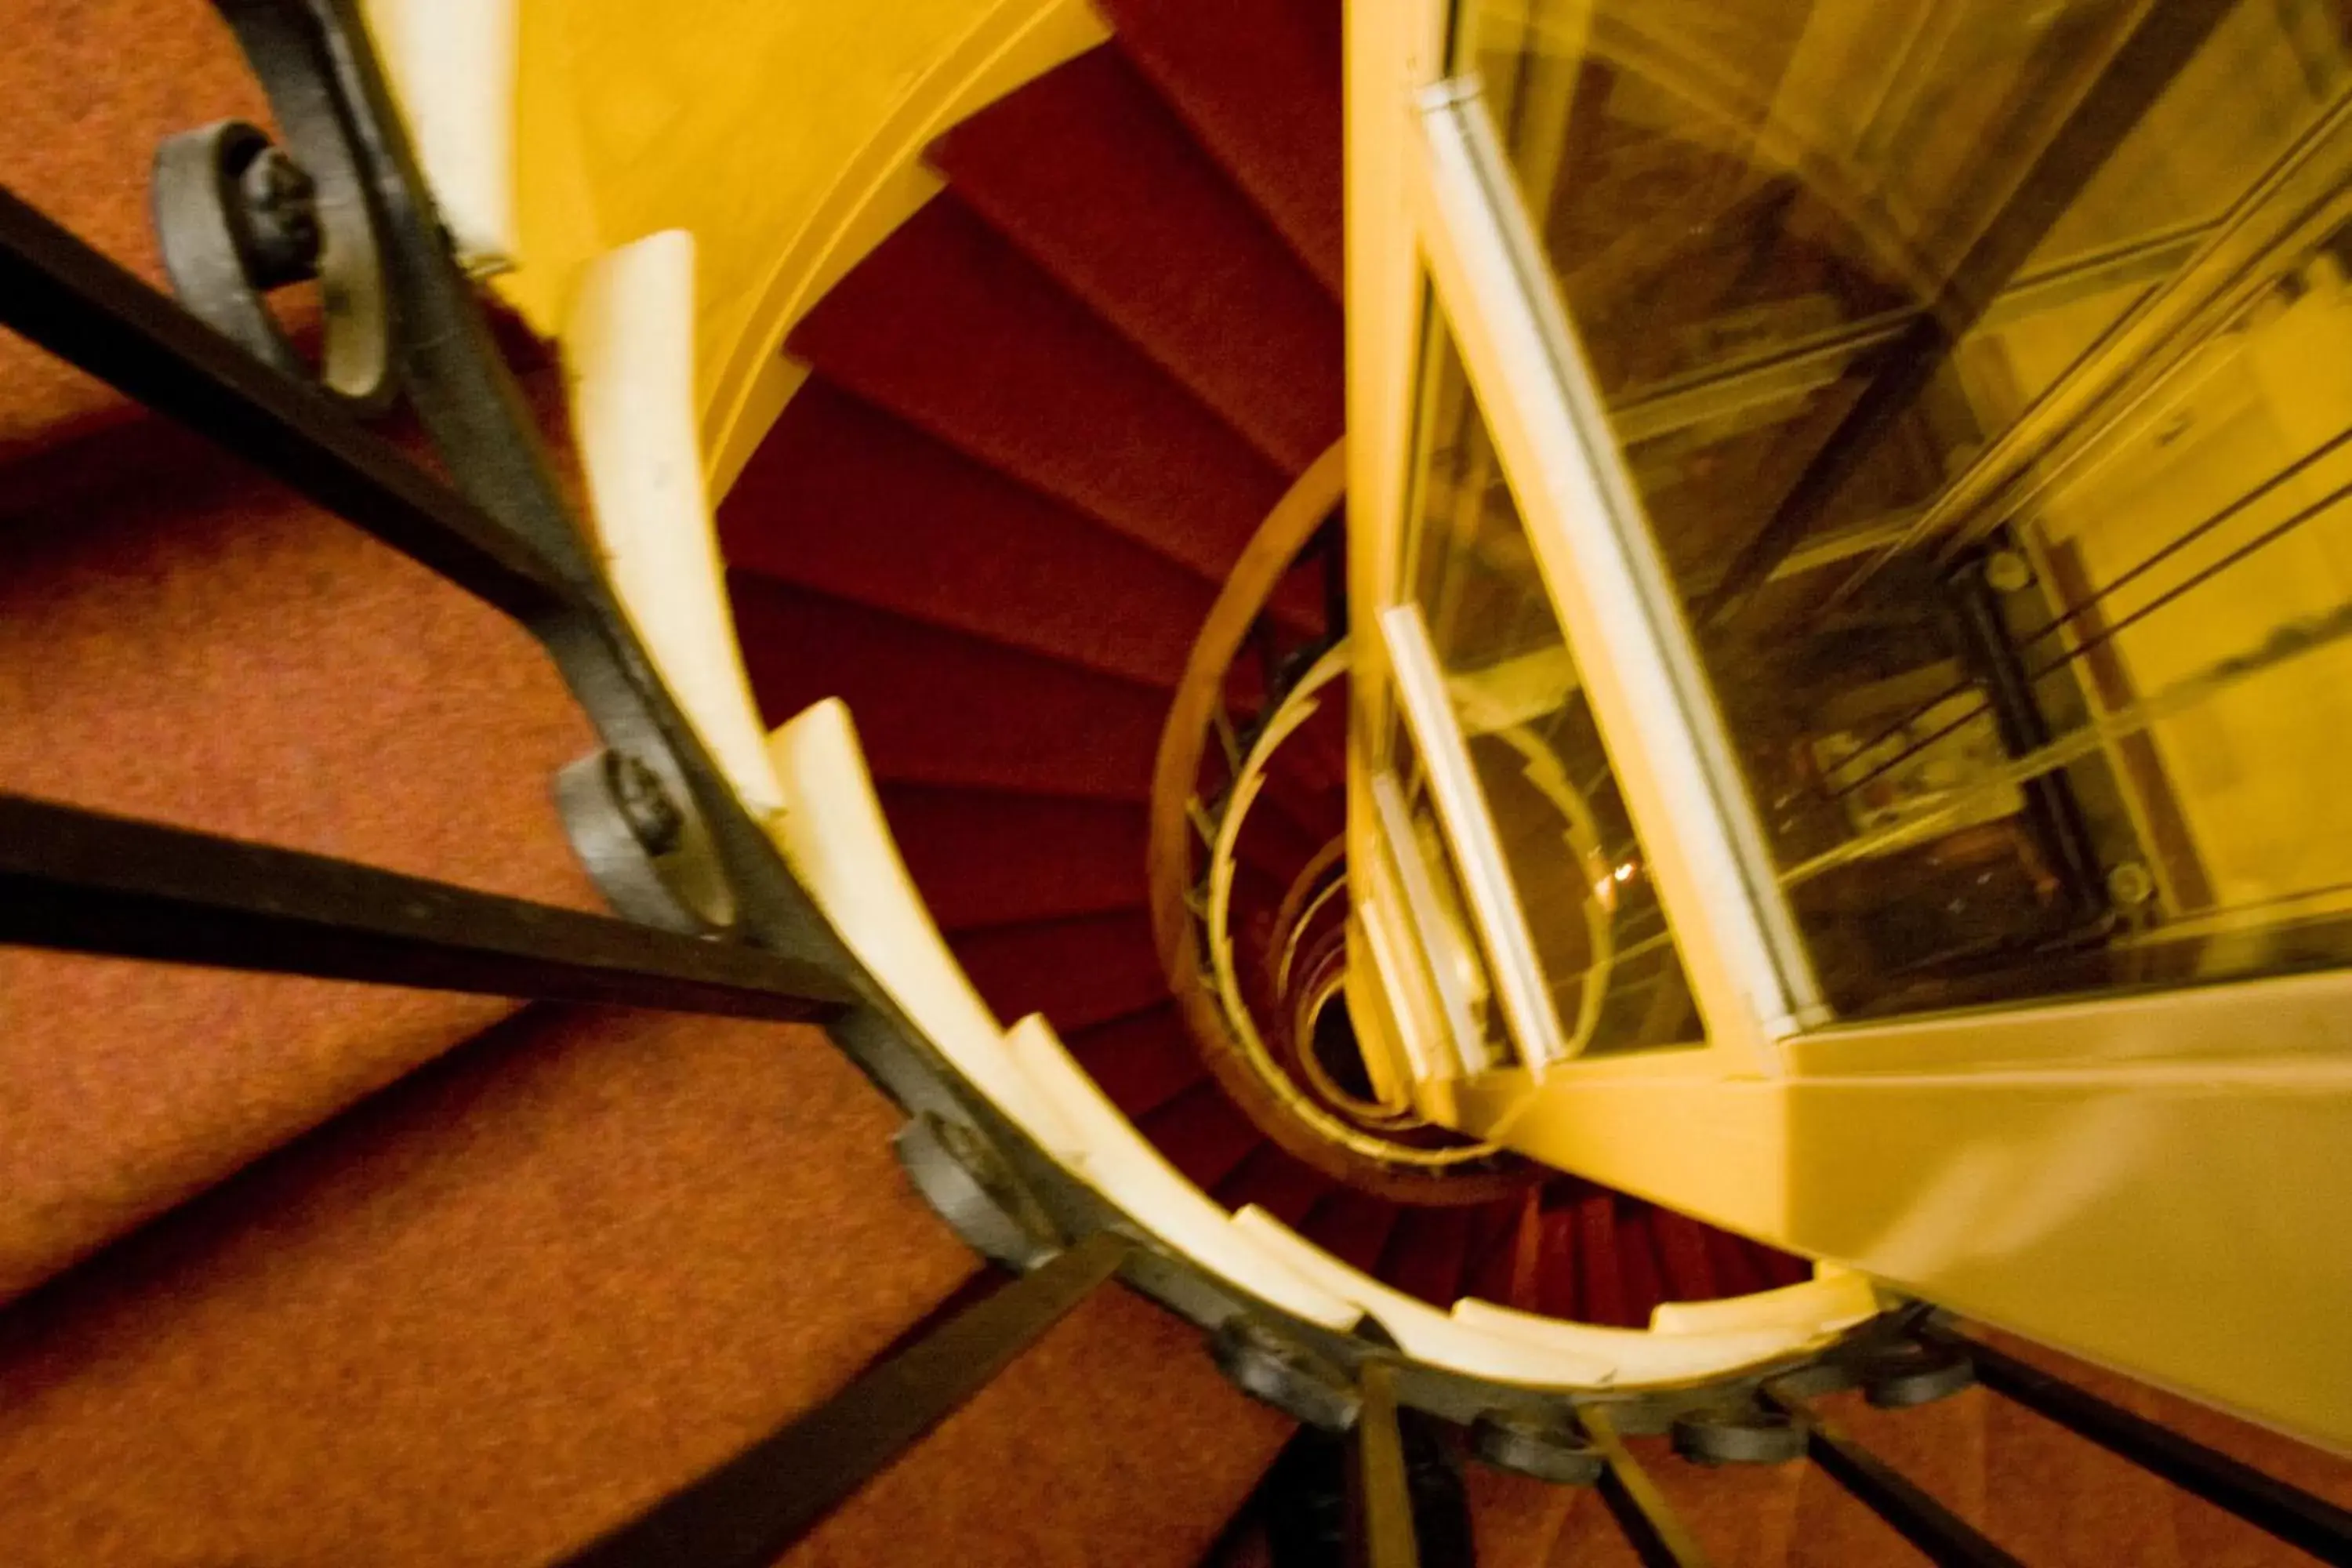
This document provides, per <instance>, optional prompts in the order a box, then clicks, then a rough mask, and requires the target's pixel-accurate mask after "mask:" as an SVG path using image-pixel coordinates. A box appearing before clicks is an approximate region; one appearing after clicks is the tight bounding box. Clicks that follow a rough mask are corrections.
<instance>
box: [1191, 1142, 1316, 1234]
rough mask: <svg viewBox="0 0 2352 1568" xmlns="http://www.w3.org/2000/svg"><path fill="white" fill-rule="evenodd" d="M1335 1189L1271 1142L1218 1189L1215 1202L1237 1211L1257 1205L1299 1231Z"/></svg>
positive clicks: (1261, 1147)
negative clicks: (1319, 1204)
mask: <svg viewBox="0 0 2352 1568" xmlns="http://www.w3.org/2000/svg"><path fill="white" fill-rule="evenodd" d="M1336 1185H1337V1184H1336V1183H1334V1182H1333V1181H1332V1180H1331V1178H1330V1177H1328V1176H1327V1175H1325V1174H1323V1173H1322V1172H1320V1171H1318V1170H1316V1169H1315V1168H1314V1167H1313V1166H1311V1165H1309V1164H1307V1163H1306V1162H1305V1161H1303V1160H1300V1159H1299V1158H1298V1157H1297V1155H1295V1154H1292V1153H1291V1152H1289V1151H1287V1150H1286V1149H1284V1148H1283V1147H1282V1146H1281V1145H1279V1144H1277V1143H1274V1142H1266V1143H1263V1144H1260V1145H1259V1146H1258V1148H1257V1150H1256V1152H1254V1153H1252V1154H1251V1155H1250V1157H1249V1158H1248V1159H1247V1160H1245V1161H1244V1162H1243V1163H1242V1165H1241V1167H1240V1169H1238V1170H1236V1171H1235V1172H1234V1173H1233V1174H1232V1175H1230V1176H1228V1177H1227V1178H1226V1179H1225V1180H1224V1181H1223V1183H1222V1184H1220V1185H1219V1187H1218V1189H1217V1194H1216V1198H1217V1201H1218V1202H1219V1203H1221V1204H1223V1205H1225V1206H1226V1207H1227V1208H1229V1209H1234V1210H1239V1209H1241V1208H1244V1207H1245V1206H1247V1205H1253V1204H1254V1205H1256V1206H1257V1207H1259V1208H1262V1209H1264V1210H1265V1212H1266V1213H1268V1214H1270V1215H1273V1216H1274V1217H1275V1218H1276V1219H1278V1220H1280V1221H1281V1222H1282V1223H1283V1224H1285V1225H1286V1226H1289V1227H1290V1228H1291V1229H1293V1230H1297V1228H1298V1227H1299V1226H1301V1225H1302V1224H1304V1223H1305V1222H1306V1219H1307V1215H1309V1214H1310V1213H1312V1212H1313V1211H1314V1208H1315V1205H1317V1204H1318V1203H1320V1202H1322V1201H1323V1200H1324V1199H1325V1198H1327V1197H1328V1196H1329V1195H1330V1194H1331V1193H1332V1192H1333V1190H1334V1189H1335V1187H1336Z"/></svg>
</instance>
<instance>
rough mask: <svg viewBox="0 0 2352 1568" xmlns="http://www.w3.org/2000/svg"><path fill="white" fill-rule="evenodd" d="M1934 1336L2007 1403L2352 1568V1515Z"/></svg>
mask: <svg viewBox="0 0 2352 1568" xmlns="http://www.w3.org/2000/svg"><path fill="white" fill-rule="evenodd" d="M1927 1339H1928V1340H1929V1341H1930V1342H1933V1343H1937V1344H1941V1345H1945V1346H1948V1347H1949V1348H1951V1349H1953V1350H1957V1351H1958V1352H1961V1353H1962V1354H1965V1355H1966V1356H1967V1357H1968V1358H1969V1360H1970V1361H1972V1362H1974V1363H1976V1371H1977V1380H1978V1381H1979V1383H1982V1384H1984V1385H1985V1386H1986V1387H1987V1388H1990V1389H1991V1390H1992V1391H1993V1392H1994V1393H1996V1394H2000V1395H2001V1396H2002V1397H2003V1398H2005V1399H2010V1400H2013V1401H2015V1402H2016V1403H2017V1404H2020V1405H2024V1406H2025V1407H2026V1408H2027V1409H2029V1410H2031V1411H2032V1412H2033V1413H2034V1414H2035V1415H2042V1416H2044V1417H2046V1418H2048V1419H2049V1420H2052V1421H2054V1422H2056V1423H2057V1424H2058V1425H2059V1426H2063V1427H2065V1428H2066V1429H2067V1430H2068V1431H2070V1432H2073V1433H2074V1434H2075V1435H2076V1436H2082V1437H2087V1438H2089V1439H2090V1440H2091V1441H2092V1442H2094V1443H2096V1444H2098V1445H2099V1446H2100V1447H2103V1448H2106V1449H2108V1450H2110V1451H2111V1452H2113V1453H2116V1454H2120V1455H2121V1456H2123V1458H2126V1459H2129V1460H2130V1461H2131V1462H2132V1463H2133V1464H2135V1465H2138V1466H2139V1467H2141V1468H2144V1469H2147V1470H2151V1471H2153V1472H2155V1473H2156V1474H2157V1475H2159V1476H2162V1477H2163V1478H2164V1479H2166V1480H2168V1481H2170V1482H2171V1483H2172V1484H2173V1485H2174V1486H2177V1487H2179V1488H2180V1489H2182V1490H2183V1491H2188V1492H2194V1493H2195V1494H2196V1495H2197V1496H2199V1497H2200V1498H2203V1499H2204V1500H2206V1501H2207V1502H2210V1503H2211V1504H2213V1505H2214V1506H2215V1507H2217V1508H2221V1509H2225V1510H2228V1511H2229V1512H2231V1513H2233V1514H2236V1515H2237V1516H2238V1517H2239V1518H2240V1519H2242V1520H2244V1521H2246V1522H2247V1523H2248V1524H2251V1525H2253V1526H2254V1527H2256V1528H2257V1529H2260V1530H2266V1531H2270V1533H2272V1534H2273V1535H2275V1536H2277V1537H2278V1538H2279V1539H2280V1540H2282V1541H2284V1542H2290V1543H2291V1544H2293V1545H2294V1546H2297V1547H2300V1548H2302V1549H2303V1550H2304V1551H2305V1552H2310V1553H2311V1554H2312V1555H2313V1556H2314V1557H2316V1558H2317V1559H2319V1560H2320V1561H2321V1562H2323V1563H2339V1564H2347V1565H2352V1511H2347V1510H2344V1509H2341V1508H2338V1507H2336V1505H2335V1504H2333V1503H2331V1502H2328V1501H2327V1500H2326V1499H2324V1498H2318V1497H2315V1496H2313V1495H2312V1494H2311V1493H2309V1492H2307V1491H2305V1490H2303V1489H2301V1488H2299V1487H2293V1486H2289V1485H2288V1484H2287V1483H2286V1482H2284V1481H2282V1480H2280V1479H2277V1478H2276V1477H2273V1476H2266V1475H2264V1474H2263V1472H2262V1471H2260V1470H2257V1469H2255V1468H2253V1467H2252V1466H2251V1465H2246V1464H2242V1463H2241V1462H2239V1461H2238V1460H2236V1459H2233V1458H2230V1457H2229V1456H2228V1455H2227V1454H2223V1453H2221V1452H2219V1451H2218V1450H2216V1449H2213V1448H2209V1447H2206V1446H2205V1445H2204V1444H2202V1443H2200V1442H2197V1441H2195V1440H2193V1439H2191V1438H2189V1437H2184V1436H2181V1435H2180V1434H2179V1433H2178V1432H2175V1431H2172V1430H2170V1429H2169V1428H2167V1427H2164V1426H2158V1425H2157V1424H2156V1423H2155V1422H2153V1421H2149V1420H2147V1419H2146V1418H2144V1417H2142V1416H2138V1415H2133V1414H2132V1413H2131V1412H2130V1411H2128V1410H2125V1409H2121V1408H2119V1407H2118V1406H2116V1405H2110V1404H2108V1403H2107V1402H2106V1401H2105V1400H2104V1399H2101V1398H2100V1397H2098V1395H2096V1394H2087V1393H2085V1392H2084V1391H2083V1390H2082V1389H2079V1388H2077V1387H2075V1386H2074V1384H2071V1383H2068V1382H2066V1381H2065V1380H2063V1378H2059V1377H2055V1376H2053V1375H2052V1374H2051V1373H2046V1372H2043V1371H2042V1369H2041V1368H2039V1367H2037V1366H2032V1365H2030V1364H2028V1363H2025V1362H2021V1361H2020V1360H2018V1359H2017V1358H2016V1357H2015V1356H2012V1355H2011V1354H2009V1353H2008V1352H2004V1351H1999V1350H1995V1349H1994V1348H1993V1347H1992V1346H1990V1345H1989V1344H1986V1343H1984V1342H1982V1341H1980V1340H1975V1339H1970V1338H1969V1337H1968V1336H1966V1335H1963V1334H1958V1333H1953V1332H1951V1331H1948V1330H1931V1331H1929V1332H1928V1333H1927Z"/></svg>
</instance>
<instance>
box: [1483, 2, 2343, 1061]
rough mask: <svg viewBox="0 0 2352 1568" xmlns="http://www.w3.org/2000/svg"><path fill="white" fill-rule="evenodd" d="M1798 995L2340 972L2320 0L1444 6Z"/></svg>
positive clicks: (2339, 548) (2336, 61) (2334, 162)
mask: <svg viewBox="0 0 2352 1568" xmlns="http://www.w3.org/2000/svg"><path fill="white" fill-rule="evenodd" d="M1456 48H1457V61H1456V66H1457V68H1458V69H1460V70H1462V71H1464V72H1465V73H1468V72H1473V71H1475V74H1476V75H1477V77H1478V79H1479V80H1480V82H1481V84H1482V89H1483V99H1484V102H1485V105H1486V110H1487V111H1488V112H1489V113H1490V114H1491V116H1492V118H1493V120H1494V121H1495V124H1496V132H1497V135H1498V138H1499V140H1500V142H1501V143H1502V145H1503V147H1504V148H1505V151H1506V153H1507V156H1508V158H1509V159H1510V161H1511V163H1512V165H1513V172H1514V174H1515V176H1516V178H1517V182H1518V184H1519V186H1520V189H1521V192H1522V194H1523V195H1524V196H1525V197H1526V199H1527V202H1528V208H1529V211H1530V213H1531V215H1532V216H1533V220H1534V224H1535V227H1536V230H1537V232H1538V237H1539V240H1540V243H1541V244H1542V246H1543V247H1544V249H1545V252H1546V256H1547V259H1548V260H1549V265H1550V268H1551V270H1552V272H1553V274H1554V276H1555V277H1556V279H1557V280H1558V283H1559V289H1560V291H1561V294H1562V297H1563V298H1564V300H1566V301H1567V304H1568V307H1569V310H1570V316H1571V318H1572V320H1573V321H1574V323H1575V326H1576V330H1577V331H1578V334H1579V336H1580V340H1581V344H1582V348H1583V350H1584V353H1585V354H1586V356H1587V359H1588V361H1589V363H1590V365H1591V371H1592V374H1593V376H1594V379H1595V381H1596V382H1597V384H1598V389H1599V392H1600V395H1601V398H1602V400H1603V402H1604V403H1605V405H1607V406H1608V408H1609V410H1610V415H1611V418H1612V426H1613V428H1614V432H1615V435H1616V437H1617V440H1618V443H1619V446H1620V447H1621V451H1622V457H1623V458H1624V459H1625V462H1626V464H1627V467H1628V468H1629V470H1630V471H1631V473H1632V474H1633V478H1634V481H1635V484H1636V486H1637V488H1638V489H1639V492H1640V494H1641V495H1642V498H1643V502H1644V505H1645V508H1646V510H1647V513H1648V521H1649V525H1650V526H1651V528H1652V529H1653V530H1654V534H1655V537H1656V540H1657V542H1658V544H1659V546H1660V550H1661V552H1662V554H1663V555H1664V559H1665V561H1666V563H1667V565H1668V567H1669V570H1670V573H1671V574H1672V575H1673V577H1674V580H1675V586H1676V588H1677V590H1678V592H1679V594H1680V596H1681V599H1682V604H1683V607H1684V609H1685V614H1686V616H1688V618H1689V619H1690V621H1691V622H1692V624H1693V626H1694V627H1695V629H1696V634H1697V636H1698V637H1699V644H1700V649H1701V653H1702V656H1703V658H1705V660H1706V665H1707V668H1708V669H1709V671H1710V674H1711V675H1712V677H1713V679H1714V681H1715V684H1716V688H1717V698H1718V700H1719V702H1720V705H1721V707H1722V709H1723V711H1724V713H1725V716H1726V719H1727V721H1728V723H1729V725H1730V727H1731V730H1732V733H1733V739H1734V742H1735V744H1736V747H1737V750H1738V753H1739V756H1740V760H1741V763H1742V765H1743V766H1744V768H1745V769H1746V771H1747V773H1748V784H1749V786H1750V788H1751V789H1752V791H1753V792H1754V795H1755V796H1756V798H1757V801H1758V805H1759V815H1760V816H1762V818H1763V820H1764V824H1765V826H1766V829H1767V831H1768V833H1769V835H1770V837H1771V838H1772V847H1773V852H1774V853H1775V855H1776V856H1777V858H1778V861H1779V865H1780V870H1781V872H1782V876H1783V881H1784V885H1785V887H1786V888H1787V889H1788V892H1789V896H1790V901H1791V903H1792V905H1793V907H1794V909H1795V911H1796V914H1797V917H1798V919H1799V921H1800V923H1801V927H1802V929H1803V930H1804V931H1805V934H1806V938H1807V941H1808V943H1809V946H1810V948H1811V952H1812V955H1813V959H1814V962H1815V965H1816V968H1817V970H1818V972H1819V974H1820V978H1821V980H1822V984H1823V985H1824V987H1825V989H1826V990H1827V991H1828V993H1829V994H1831V996H1832V999H1833V1000H1834V1002H1835V1003H1836V1004H1837V1005H1838V1006H1839V1007H1840V1008H1841V1009H1842V1010H1843V1011H1844V1012H1846V1013H1848V1014H1849V1015H1853V1014H1869V1013H1882V1014H1883V1013H1890V1012H1906V1011H1913V1010H1918V1009H1926V1008H1932V1007H1942V1006H1949V1005H1960V1004H1965V1003H1972V1002H1980V1001H1998V1000H2011V999H2016V998H2021V997H2027V996H2036V995H2050V994H2063V993H2069V992H2079V991H2083V990H2087V989H2097V988H2106V987H2113V986H2118V985H2127V984H2155V983H2178V982H2184V981H2190V980H2199V979H2211V978H2218V977H2224V976H2231V975H2242V974H2248V973H2265V972H2274V971H2278V970H2282V969H2288V968H2294V967H2301V966H2307V965H2313V964H2322V963H2344V962H2347V960H2352V793H2348V792H2347V791H2345V790H2344V789H2342V788H2341V787H2340V784H2339V782H2338V781H2339V780H2340V779H2341V778H2342V777H2343V776H2344V774H2345V773H2346V772H2347V768H2352V625H2347V615H2346V606H2347V605H2352V504H2347V501H2352V435H2348V434H2347V433H2352V293H2347V258H2352V98H2347V89H2352V12H2348V11H2347V9H2346V8H2345V7H2344V6H2342V5H2336V4H2331V3H2326V0H2260V3H2254V4H2232V3H2226V0H2158V3H2155V4H2143V3H2138V0H2053V3H2052V4H2048V5H2019V4H2016V3H2015V0H1882V3H1874V4H1871V5H1849V4H1831V3H1829V0H1468V3H1467V4H1466V5H1465V7H1464V9H1463V13H1462V15H1461V17H1460V21H1459V26H1457V41H1456Z"/></svg>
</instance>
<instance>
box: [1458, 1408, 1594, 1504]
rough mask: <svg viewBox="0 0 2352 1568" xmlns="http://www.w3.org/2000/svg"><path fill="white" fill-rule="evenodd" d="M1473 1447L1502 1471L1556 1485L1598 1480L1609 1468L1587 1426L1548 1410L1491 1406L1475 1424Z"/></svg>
mask: <svg viewBox="0 0 2352 1568" xmlns="http://www.w3.org/2000/svg"><path fill="white" fill-rule="evenodd" d="M1470 1451H1471V1452H1472V1453H1474V1454H1475V1455H1477V1456H1478V1457H1479V1458H1481V1459H1484V1460H1486V1463H1488V1464H1490V1465H1492V1466H1494V1467H1495V1468H1496V1469H1498V1470H1508V1471H1510V1472H1511V1473H1512V1474H1514V1475H1520V1476H1530V1477H1533V1478H1534V1479H1537V1480H1539V1481H1549V1482H1551V1483H1552V1484H1553V1485H1555V1486H1564V1487H1589V1486H1594V1485H1597V1484H1599V1482H1600V1480H1601V1472H1602V1471H1603V1470H1604V1469H1606V1468H1608V1460H1607V1458H1606V1457H1605V1456H1603V1455H1602V1453H1601V1450H1600V1449H1599V1448H1597V1447H1594V1446H1593V1445H1592V1443H1591V1441H1590V1440H1589V1439H1587V1438H1586V1436H1585V1435H1584V1433H1583V1432H1582V1430H1581V1429H1580V1428H1579V1427H1577V1426H1573V1425H1571V1424H1570V1423H1569V1422H1568V1421H1566V1420H1564V1419H1563V1418H1561V1417H1560V1416H1559V1415H1555V1414H1552V1413H1550V1412H1548V1411H1536V1410H1490V1411H1488V1412H1487V1413H1486V1414H1485V1415H1481V1416H1479V1417H1478V1419H1477V1420H1476V1421H1475V1422H1473V1423H1472V1424H1471V1426H1470Z"/></svg>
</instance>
